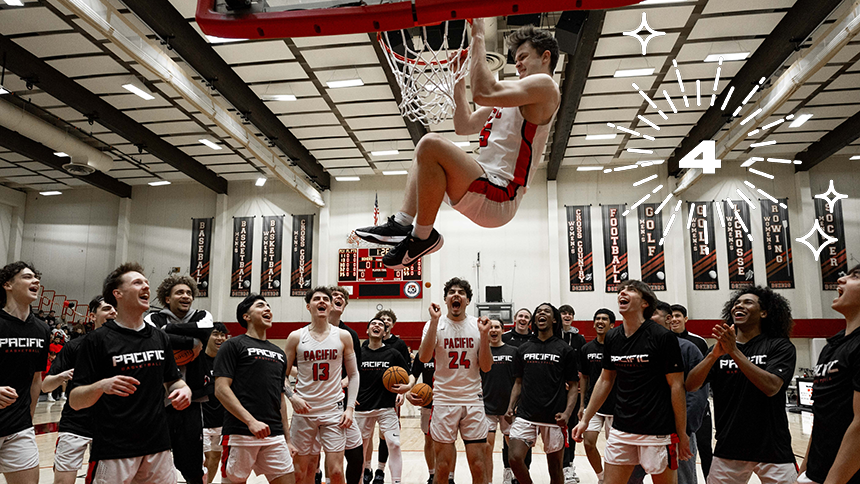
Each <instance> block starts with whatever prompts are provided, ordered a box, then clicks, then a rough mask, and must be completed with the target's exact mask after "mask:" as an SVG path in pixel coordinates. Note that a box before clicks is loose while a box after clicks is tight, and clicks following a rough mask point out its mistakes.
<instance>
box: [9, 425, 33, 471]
mask: <svg viewBox="0 0 860 484" xmlns="http://www.w3.org/2000/svg"><path fill="white" fill-rule="evenodd" d="M34 467H39V447H38V446H37V445H36V429H34V428H33V427H30V428H28V429H24V430H22V431H20V432H15V433H14V434H11V435H7V436H5V437H0V473H2V474H7V473H10V472H18V471H26V470H27V469H32V468H34Z"/></svg>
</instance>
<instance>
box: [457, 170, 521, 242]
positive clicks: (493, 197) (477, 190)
mask: <svg viewBox="0 0 860 484" xmlns="http://www.w3.org/2000/svg"><path fill="white" fill-rule="evenodd" d="M493 179H495V180H498V181H501V179H500V178H498V177H493ZM508 185H510V184H508ZM510 190H513V188H510V189H507V188H504V187H500V186H498V185H495V184H492V183H490V182H488V181H487V174H486V173H484V175H482V176H481V177H480V178H478V179H477V180H475V181H473V182H472V184H471V185H469V189H468V191H467V192H466V194H465V195H463V197H462V198H460V201H458V202H457V204H456V205H454V204H451V200H450V199H449V198H448V194H447V193H446V194H445V203H447V204H448V205H451V208H453V209H454V210H456V211H458V212H460V213H462V214H463V215H465V216H466V217H467V218H468V219H469V220H471V221H473V222H475V223H476V224H478V225H480V226H481V227H486V228H491V229H492V228H496V227H501V226H502V225H505V224H506V223H508V222H510V221H511V219H512V218H514V215H516V214H517V209H518V208H519V207H520V201H521V200H522V199H523V193H524V192H525V190H526V189H525V188H524V187H520V188H519V190H517V191H516V195H515V196H514V197H513V198H511V195H510Z"/></svg>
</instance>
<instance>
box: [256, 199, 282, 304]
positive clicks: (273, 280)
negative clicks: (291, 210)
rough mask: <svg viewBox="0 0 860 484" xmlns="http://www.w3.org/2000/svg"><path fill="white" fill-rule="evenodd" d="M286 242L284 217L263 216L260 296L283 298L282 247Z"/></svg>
mask: <svg viewBox="0 0 860 484" xmlns="http://www.w3.org/2000/svg"><path fill="white" fill-rule="evenodd" d="M283 240H284V216H283V215H264V216H263V266H262V267H261V268H260V294H261V295H262V296H263V297H281V262H282V259H283V258H282V257H281V247H282V246H283Z"/></svg>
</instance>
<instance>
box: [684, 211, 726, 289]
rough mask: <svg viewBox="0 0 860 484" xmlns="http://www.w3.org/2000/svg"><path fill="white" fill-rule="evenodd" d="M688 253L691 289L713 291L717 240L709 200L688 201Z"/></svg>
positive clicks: (718, 283) (718, 286)
mask: <svg viewBox="0 0 860 484" xmlns="http://www.w3.org/2000/svg"><path fill="white" fill-rule="evenodd" d="M690 207H691V209H692V211H693V212H692V214H690V215H689V217H690V219H689V220H690V223H689V225H690V228H689V232H690V255H691V256H692V258H693V261H692V262H693V290H696V291H715V290H717V289H719V288H720V281H719V280H718V279H717V242H716V241H715V240H714V218H715V217H714V215H713V211H712V210H711V202H690Z"/></svg>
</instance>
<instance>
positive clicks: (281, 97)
mask: <svg viewBox="0 0 860 484" xmlns="http://www.w3.org/2000/svg"><path fill="white" fill-rule="evenodd" d="M260 99H262V100H263V101H295V100H296V96H294V95H292V94H263V95H261V96H260Z"/></svg>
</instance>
